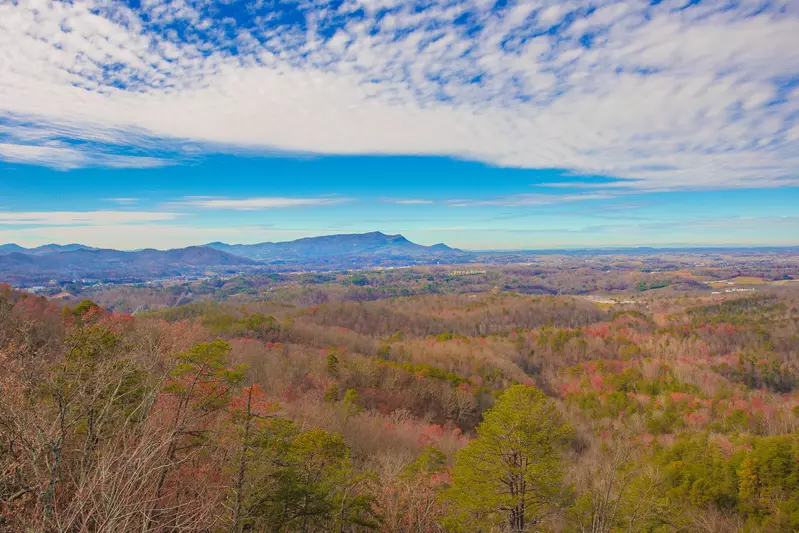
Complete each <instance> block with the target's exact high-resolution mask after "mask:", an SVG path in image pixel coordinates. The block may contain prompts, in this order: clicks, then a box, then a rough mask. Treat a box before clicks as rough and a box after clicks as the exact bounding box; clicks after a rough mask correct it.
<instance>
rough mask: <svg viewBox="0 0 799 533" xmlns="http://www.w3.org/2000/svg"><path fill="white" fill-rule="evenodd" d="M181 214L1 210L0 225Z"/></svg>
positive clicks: (132, 219)
mask: <svg viewBox="0 0 799 533" xmlns="http://www.w3.org/2000/svg"><path fill="white" fill-rule="evenodd" d="M181 216H182V215H181V214H180V213H169V212H158V211H41V212H36V211H26V212H17V211H0V226H3V225H29V226H77V225H92V226H102V225H112V224H135V223H142V222H163V221H168V220H175V219H177V218H179V217H181Z"/></svg>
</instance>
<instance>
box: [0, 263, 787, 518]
mask: <svg viewBox="0 0 799 533" xmlns="http://www.w3.org/2000/svg"><path fill="white" fill-rule="evenodd" d="M484 275H485V274H476V275H475V276H484ZM369 277H370V275H366V276H364V279H366V280H368V279H369ZM334 280H338V281H334ZM359 280H360V278H357V277H353V279H352V280H351V281H352V283H353V284H354V285H353V286H355V287H361V288H362V287H364V286H366V284H368V282H367V283H366V284H362V281H359ZM318 282H319V283H318V285H320V286H321V287H322V288H323V289H324V288H332V292H330V293H329V294H328V298H326V299H325V301H324V302H323V303H320V302H312V303H306V304H303V302H302V301H299V300H297V299H296V298H295V296H296V295H297V294H298V293H296V292H293V293H290V295H294V296H290V297H289V295H287V296H285V297H281V298H272V299H262V298H252V299H250V300H249V301H237V300H230V301H217V302H212V301H202V300H198V301H195V302H193V303H189V304H187V305H182V306H173V307H170V308H168V309H164V310H160V311H153V312H149V313H137V315H136V316H131V315H129V314H125V313H121V312H114V311H110V310H108V308H107V307H104V306H102V305H100V304H98V303H94V302H92V301H89V300H84V301H82V302H79V303H78V302H75V303H73V304H71V305H68V306H64V304H63V302H58V301H50V300H47V299H46V298H44V297H41V296H35V295H30V294H28V293H24V292H19V291H15V290H13V289H11V288H10V287H8V286H5V287H3V288H2V289H0V365H2V368H3V372H2V374H1V375H0V527H1V528H2V529H4V530H7V531H14V532H16V531H19V532H23V531H48V532H49V531H53V532H56V531H58V532H61V531H63V532H67V531H70V532H71V531H87V532H88V531H164V532H166V531H170V532H172V531H187V532H189V531H191V532H195V531H196V532H200V531H202V532H216V531H220V532H221V531H230V532H244V531H253V532H256V531H258V532H295V531H296V532H323V531H330V532H333V531H336V532H362V531H383V532H391V533H400V532H402V533H410V532H419V533H421V532H425V533H428V532H429V533H432V532H443V531H474V532H511V531H512V532H522V531H542V532H543V531H549V532H571V531H579V532H591V533H600V532H608V533H609V532H622V531H624V532H652V533H655V532H667V531H669V532H671V531H685V532H689V531H703V532H719V533H720V532H726V531H740V532H791V531H799V292H797V290H796V289H795V288H793V287H791V286H787V287H766V288H764V289H763V290H761V291H758V292H756V293H745V294H735V293H719V294H712V295H709V294H707V293H706V292H696V293H690V292H680V291H673V290H668V289H660V290H647V291H643V292H642V291H636V293H635V297H634V298H631V299H621V300H617V301H615V302H610V303H609V302H606V301H605V300H601V301H597V300H591V299H589V298H586V297H581V296H554V295H523V294H519V293H518V292H516V291H504V290H501V289H499V290H496V289H492V290H487V291H474V292H464V293H458V292H457V291H448V292H446V293H442V294H435V293H432V294H430V293H427V294H417V295H409V296H393V297H376V298H370V299H367V300H365V301H353V300H352V299H350V298H346V297H341V298H337V297H336V294H339V293H338V292H337V290H338V289H336V288H335V286H333V287H331V285H330V284H331V283H332V284H334V285H335V284H338V283H340V282H341V279H340V278H339V277H337V276H336V277H334V278H331V279H328V278H320V279H319V280H318ZM291 290H293V289H291Z"/></svg>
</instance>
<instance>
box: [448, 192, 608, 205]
mask: <svg viewBox="0 0 799 533" xmlns="http://www.w3.org/2000/svg"><path fill="white" fill-rule="evenodd" d="M615 197H616V195H614V194H610V193H604V192H597V193H586V194H541V193H526V194H513V195H509V196H500V197H497V198H486V199H480V200H474V199H468V200H457V199H455V200H446V201H445V202H444V203H446V204H447V205H448V206H450V207H474V206H502V207H520V206H536V205H552V204H561V203H565V202H580V201H586V200H607V199H610V198H615Z"/></svg>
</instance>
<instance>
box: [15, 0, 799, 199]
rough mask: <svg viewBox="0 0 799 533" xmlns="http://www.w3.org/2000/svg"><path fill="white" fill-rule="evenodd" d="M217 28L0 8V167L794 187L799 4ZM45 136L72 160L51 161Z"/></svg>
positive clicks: (435, 6) (493, 8)
mask: <svg viewBox="0 0 799 533" xmlns="http://www.w3.org/2000/svg"><path fill="white" fill-rule="evenodd" d="M231 9H232V8H231V7H230V6H229V4H228V3H223V2H219V3H217V2H200V1H196V2H195V1H192V0H187V1H185V2H180V3H167V2H160V1H153V2H146V3H142V4H141V5H140V6H139V7H136V8H133V7H129V6H128V5H126V4H123V3H115V2H103V1H100V0H88V1H86V2H74V3H66V2H63V3H62V2H58V1H55V2H50V3H46V4H41V3H39V2H34V1H33V0H20V1H18V2H14V3H5V4H2V5H0V56H2V57H3V58H4V63H3V64H4V69H3V76H2V78H0V118H3V117H6V118H7V120H11V119H12V118H13V121H12V122H13V123H12V126H11V128H10V130H8V129H7V131H6V132H5V133H3V132H2V131H0V143H4V144H5V145H6V147H5V148H0V158H3V159H8V160H13V161H24V162H36V163H40V164H45V165H50V166H56V167H61V168H72V167H74V166H84V165H109V166H114V165H117V166H137V165H138V166H145V165H147V164H158V163H157V161H148V160H147V159H146V158H145V159H141V158H138V159H131V157H132V156H129V155H128V156H122V159H119V158H115V157H112V155H113V147H114V146H120V147H123V148H126V147H130V146H131V145H134V146H137V147H139V146H142V145H147V144H148V142H149V141H148V140H147V139H148V138H158V139H161V138H165V139H173V140H178V141H179V142H191V143H196V144H197V145H198V146H200V147H202V146H207V145H208V143H214V146H216V147H217V148H215V149H220V148H219V147H220V146H222V147H225V146H226V147H229V148H230V149H234V148H236V147H247V148H262V149H278V150H290V151H300V152H302V151H304V152H314V153H330V154H356V153H367V154H375V153H379V154H438V155H450V156H455V157H464V158H470V159H477V160H481V161H486V162H489V163H492V164H496V165H501V166H508V167H520V168H561V169H567V170H571V171H573V172H575V173H581V174H592V175H605V176H611V177H616V178H625V179H624V180H623V181H619V182H617V183H616V187H619V188H629V187H632V188H637V189H647V190H678V189H703V188H705V189H708V188H709V189H714V188H715V189H718V188H742V187H781V186H795V185H799V175H798V174H797V170H796V169H797V168H799V119H798V118H797V117H799V85H797V80H798V79H799V46H796V35H797V34H799V4H797V3H796V2H791V1H776V2H774V1H767V0H762V1H757V0H755V1H753V2H747V3H736V4H730V3H728V2H722V1H720V0H707V1H704V2H697V3H689V4H686V3H685V2H681V1H679V2H678V1H677V0H664V1H662V2H658V3H650V2H638V3H636V2H629V1H625V0H598V1H595V2H590V3H588V2H583V1H575V2H568V3H563V2H555V1H554V0H530V1H524V2H514V1H510V2H506V3H494V2H484V1H478V0H455V1H449V0H448V1H443V0H442V1H434V2H427V1H425V2H422V1H405V0H384V1H381V2H373V1H359V0H348V1H344V2H333V1H330V2H326V1H319V2H296V3H283V4H279V5H274V4H272V3H265V4H263V5H261V4H253V5H248V7H247V10H243V9H242V10H241V12H238V13H236V15H237V16H235V17H232V16H230V15H231V12H230V10H231ZM178 30H179V31H178ZM30 124H34V125H35V127H30ZM23 137H27V141H25V142H22V141H21V140H20V139H22V138H23ZM63 137H68V138H70V139H79V140H81V141H86V142H88V144H81V145H79V146H77V147H75V146H72V147H67V146H56V147H53V146H51V145H49V144H48V143H50V142H51V141H53V139H59V138H63ZM150 144H152V143H150ZM98 153H99V154H100V155H95V154H98ZM156 159H157V158H156Z"/></svg>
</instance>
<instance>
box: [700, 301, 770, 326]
mask: <svg viewBox="0 0 799 533" xmlns="http://www.w3.org/2000/svg"><path fill="white" fill-rule="evenodd" d="M774 300H775V299H774V297H773V296H751V297H748V298H737V299H734V300H725V301H723V302H721V303H718V304H714V305H706V306H702V307H692V308H689V309H687V310H686V313H687V314H688V316H689V317H690V318H691V320H692V321H693V323H694V324H720V323H722V322H723V323H727V324H733V325H745V324H763V323H766V322H767V321H768V320H769V318H770V317H771V316H772V315H773V314H774V313H776V312H779V311H783V310H785V305H784V304H782V303H776V302H775V301H774Z"/></svg>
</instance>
